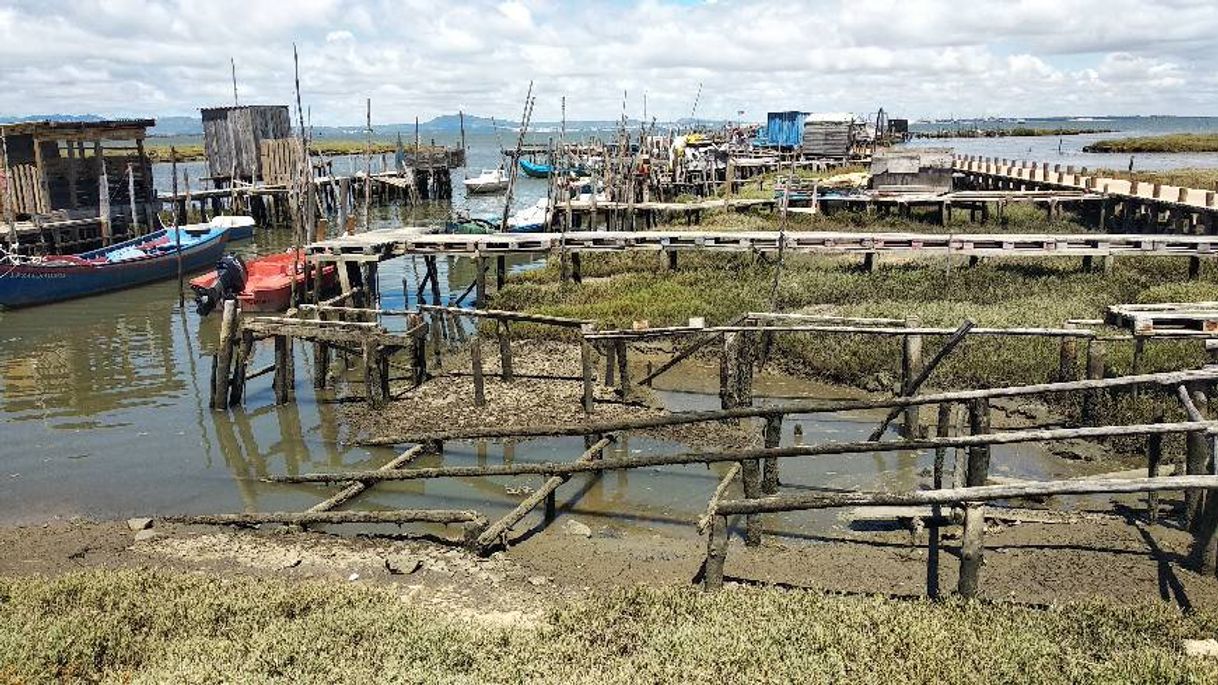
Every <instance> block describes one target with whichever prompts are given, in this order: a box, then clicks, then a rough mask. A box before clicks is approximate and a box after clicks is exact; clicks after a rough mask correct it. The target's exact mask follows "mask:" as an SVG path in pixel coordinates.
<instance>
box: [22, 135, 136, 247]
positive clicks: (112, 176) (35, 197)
mask: <svg viewBox="0 0 1218 685" xmlns="http://www.w3.org/2000/svg"><path fill="white" fill-rule="evenodd" d="M155 123H156V122H155V121H154V120H152V119H131V120H115V121H70V122H68V121H24V122H18V123H10V124H0V225H2V226H3V231H0V232H3V233H4V239H5V240H6V241H8V242H13V240H14V239H16V241H17V242H18V243H19V244H24V248H26V249H23V251H27V252H31V251H32V252H43V253H63V252H79V251H81V250H83V249H87V248H89V247H96V246H98V245H101V244H109V243H110V242H112V241H116V240H121V239H125V238H127V237H130V236H134V235H140V234H142V233H146V232H148V230H149V227H150V226H152V225H153V221H154V214H155V211H156V210H155V207H156V190H155V188H154V185H153V182H152V164H151V163H150V162H149V160H148V155H147V152H146V151H145V150H144V138H145V136H146V135H147V131H148V129H149V128H150V127H152V126H153V125H155Z"/></svg>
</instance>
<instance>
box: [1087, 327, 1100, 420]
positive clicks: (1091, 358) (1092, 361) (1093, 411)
mask: <svg viewBox="0 0 1218 685" xmlns="http://www.w3.org/2000/svg"><path fill="white" fill-rule="evenodd" d="M1103 378H1104V342H1103V341H1102V340H1094V339H1092V340H1088V341H1087V379H1088V380H1100V379H1103ZM1103 394H1104V393H1103V390H1102V389H1101V388H1099V387H1094V388H1090V389H1088V390H1087V391H1086V392H1085V393H1084V394H1083V411H1082V418H1083V424H1084V425H1087V426H1096V425H1099V422H1100V420H1099V412H1100V399H1101V398H1102V397H1103Z"/></svg>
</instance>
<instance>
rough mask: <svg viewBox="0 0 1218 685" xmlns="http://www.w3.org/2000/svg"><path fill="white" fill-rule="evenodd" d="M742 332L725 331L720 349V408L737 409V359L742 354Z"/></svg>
mask: <svg viewBox="0 0 1218 685" xmlns="http://www.w3.org/2000/svg"><path fill="white" fill-rule="evenodd" d="M739 350H740V334H739V333H724V334H723V347H722V348H721V349H720V350H719V408H720V409H735V408H736V407H737V406H738V404H737V398H736V390H737V387H736V382H735V381H736V360H737V358H738V357H739V356H740V351H739Z"/></svg>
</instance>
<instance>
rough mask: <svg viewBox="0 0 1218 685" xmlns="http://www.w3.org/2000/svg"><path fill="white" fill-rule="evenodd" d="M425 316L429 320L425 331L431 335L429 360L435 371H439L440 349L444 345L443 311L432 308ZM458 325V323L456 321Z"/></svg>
mask: <svg viewBox="0 0 1218 685" xmlns="http://www.w3.org/2000/svg"><path fill="white" fill-rule="evenodd" d="M427 318H428V321H429V323H428V327H427V328H428V331H427V332H428V333H429V334H430V337H431V360H432V363H433V364H434V365H435V367H436V371H437V372H439V370H440V366H441V363H442V361H443V355H442V353H441V350H442V349H443V347H444V341H443V340H442V339H441V337H442V336H441V334H442V333H443V330H444V312H442V311H435V310H433V311H431V312H429V313H428V315H427ZM458 325H460V324H459V323H458Z"/></svg>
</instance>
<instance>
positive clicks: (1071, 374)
mask: <svg viewBox="0 0 1218 685" xmlns="http://www.w3.org/2000/svg"><path fill="white" fill-rule="evenodd" d="M1066 328H1074V324H1071V323H1067V324H1066ZM1077 367H1078V338H1074V337H1071V336H1063V337H1062V339H1061V348H1060V350H1059V351H1058V360H1057V381H1058V382H1059V383H1068V382H1070V381H1073V380H1075V375H1076V374H1075V369H1076V368H1077Z"/></svg>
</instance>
